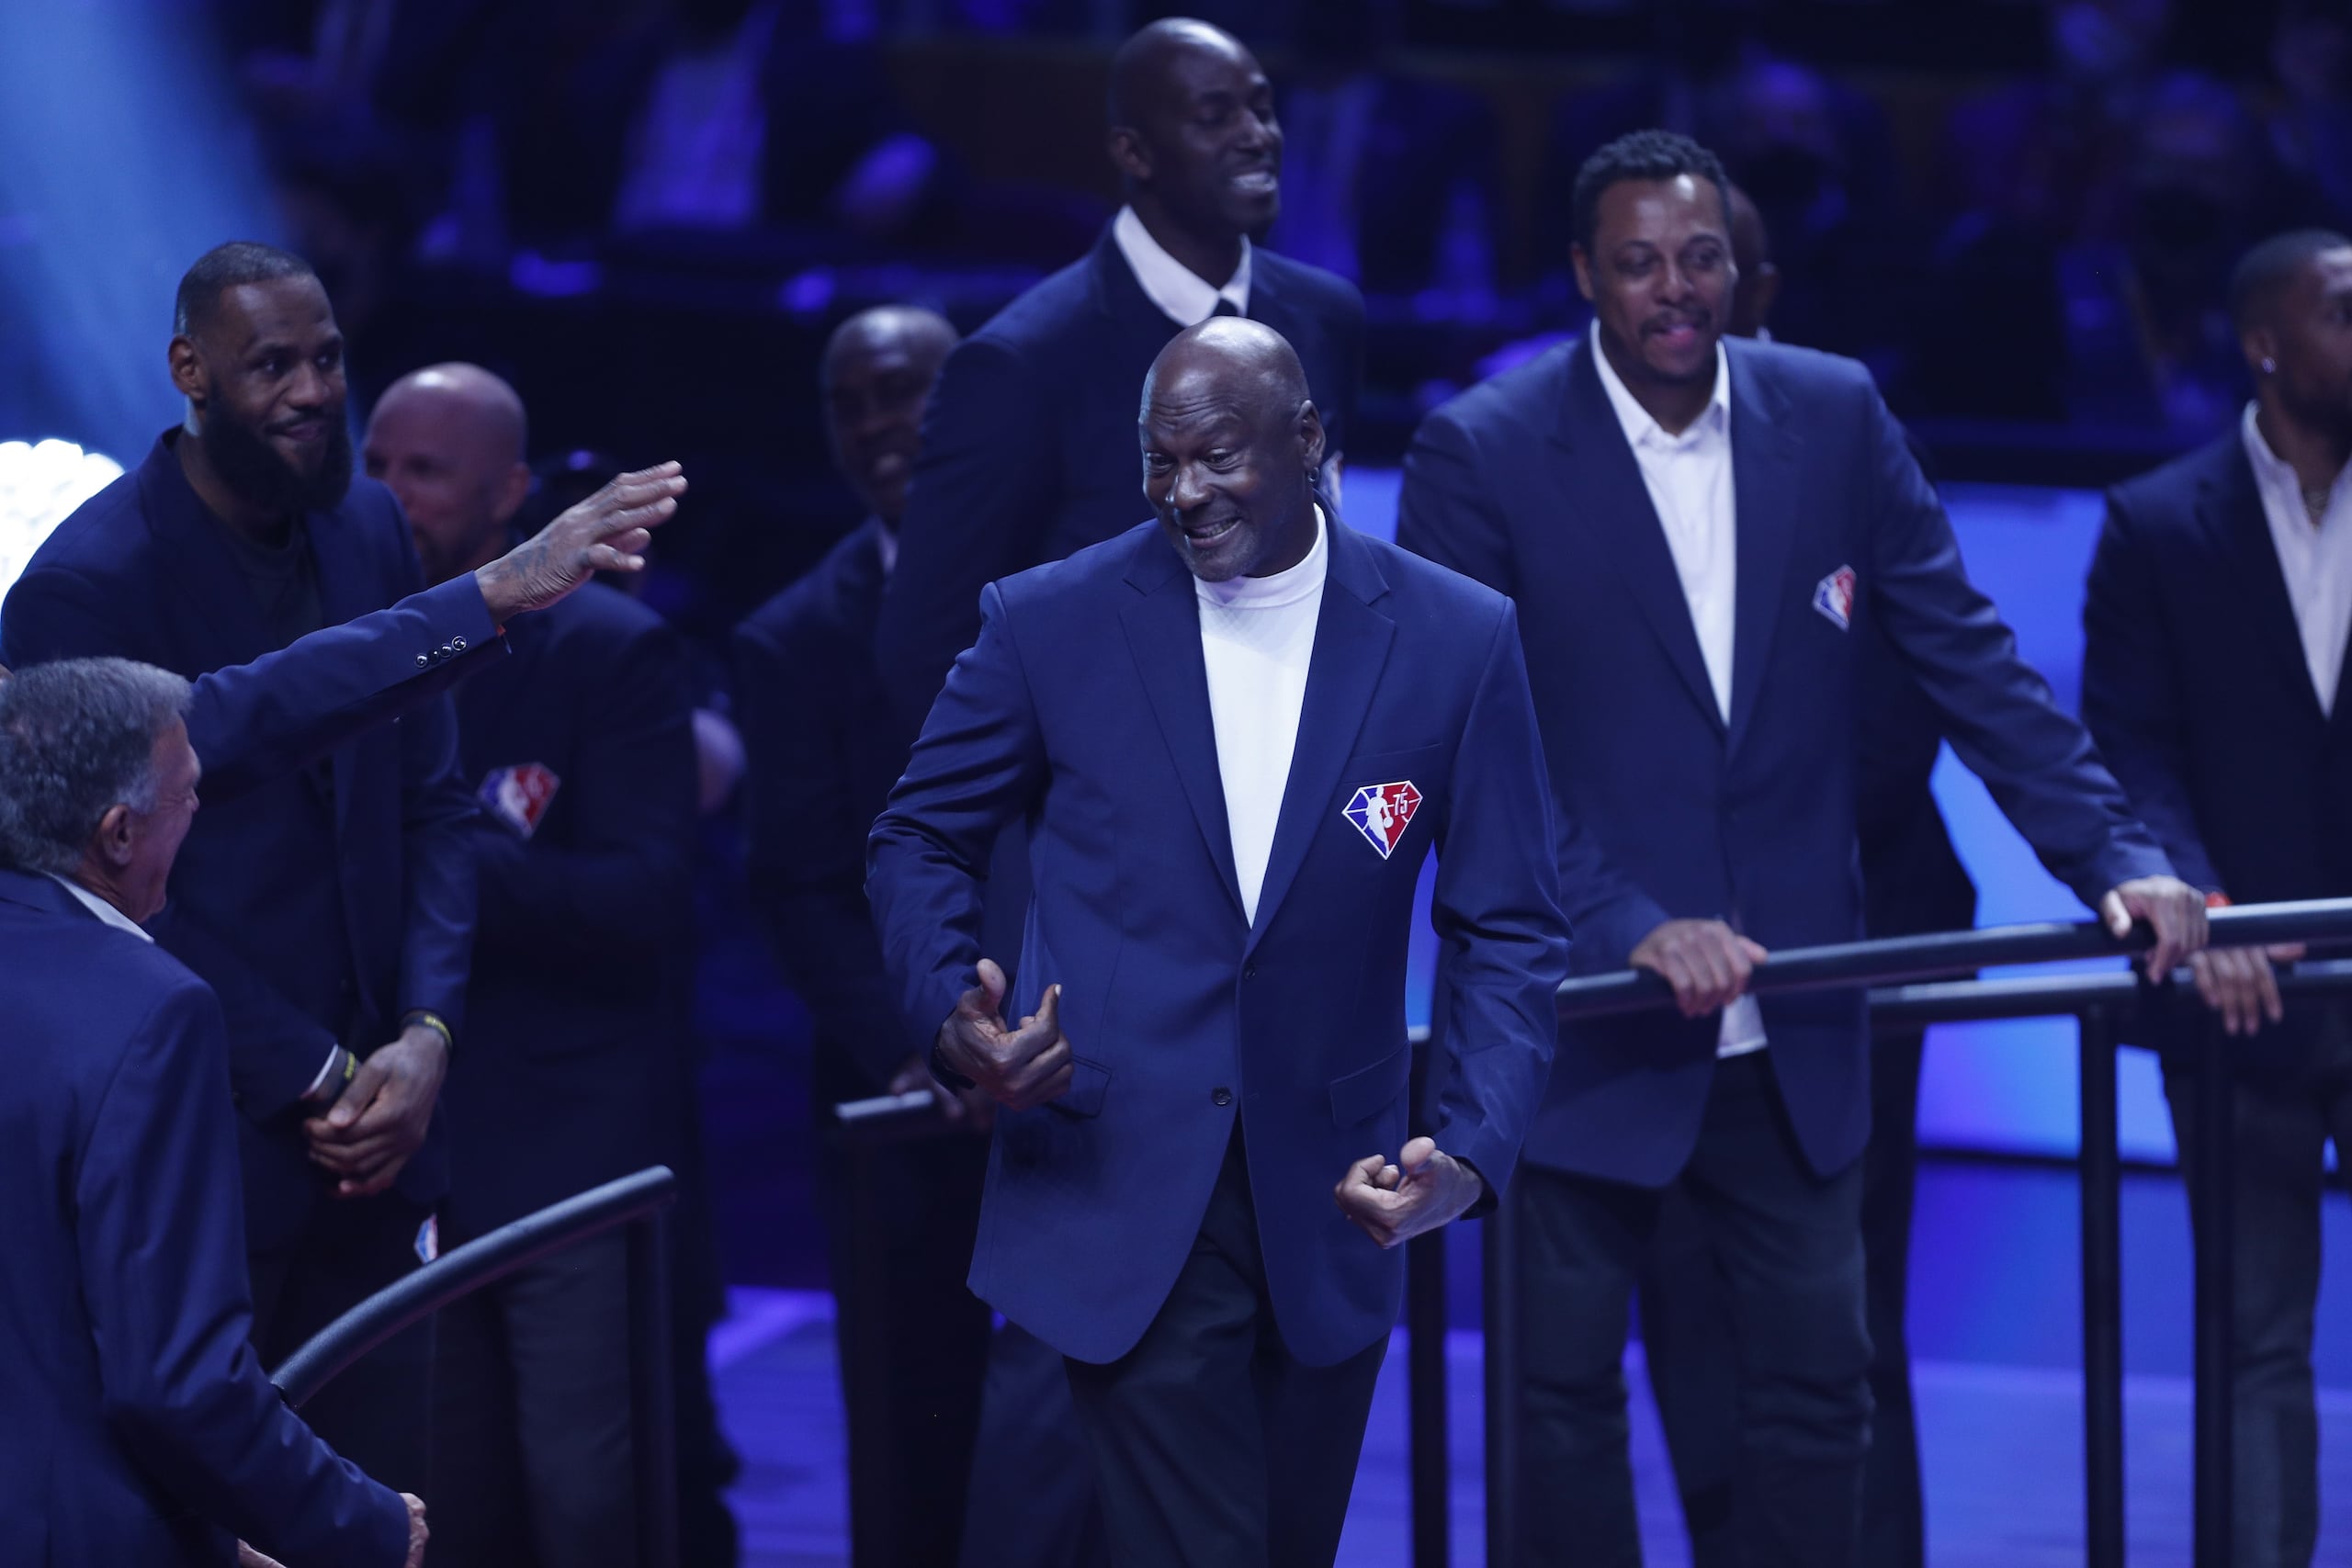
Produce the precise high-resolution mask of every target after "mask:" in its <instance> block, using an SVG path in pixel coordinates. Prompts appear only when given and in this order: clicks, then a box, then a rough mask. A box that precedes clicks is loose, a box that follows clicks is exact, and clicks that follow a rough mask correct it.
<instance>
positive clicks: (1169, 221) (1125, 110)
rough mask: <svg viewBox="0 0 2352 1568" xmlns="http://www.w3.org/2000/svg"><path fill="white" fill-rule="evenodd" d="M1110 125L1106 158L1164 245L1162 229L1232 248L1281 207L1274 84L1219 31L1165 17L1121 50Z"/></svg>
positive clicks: (1280, 141) (1280, 143)
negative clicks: (1229, 245)
mask: <svg viewBox="0 0 2352 1568" xmlns="http://www.w3.org/2000/svg"><path fill="white" fill-rule="evenodd" d="M1110 122H1111V124H1110V130H1111V161H1112V163H1113V164H1114V165H1115V166H1116V167H1117V168H1118V171H1119V175H1120V178H1121V179H1122V181H1123V182H1124V183H1125V186H1126V188H1127V197H1128V200H1129V201H1130V202H1131V203H1132V204H1134V206H1135V207H1136V211H1137V213H1138V214H1139V215H1140V216H1141V217H1142V218H1143V219H1144V220H1145V222H1146V224H1147V225H1148V226H1149V227H1150V228H1151V230H1152V232H1153V233H1154V234H1156V235H1160V236H1161V243H1163V244H1165V243H1168V235H1167V233H1166V231H1169V230H1174V231H1181V233H1182V234H1184V235H1189V236H1191V237H1193V238H1194V239H1196V240H1198V241H1201V242H1203V243H1208V242H1222V243H1231V242H1233V241H1236V240H1238V238H1239V237H1240V236H1242V235H1245V234H1249V233H1252V232H1255V231H1258V230H1260V229H1262V228H1263V227H1265V226H1266V225H1267V224H1270V223H1272V221H1273V220H1274V218H1275V216H1276V214H1277V213H1279V212H1280V211H1281V209H1282V183H1281V175H1282V153H1283V133H1282V127H1281V125H1280V123H1279V122H1278V121H1277V120H1276V118H1275V117H1274V90H1273V85H1272V83H1270V82H1269V81H1268V80H1267V78H1266V73H1265V71H1264V69H1263V68H1262V67H1261V66H1260V65H1259V63H1258V60H1257V57H1256V56H1255V55H1253V54H1251V53H1250V51H1249V50H1248V48H1246V47H1245V46H1244V45H1243V44H1242V42H1241V40H1240V39H1237V38H1235V37H1234V36H1233V35H1232V34H1231V33H1228V32H1227V31H1226V30H1225V29H1224V28H1217V27H1212V26H1211V25H1210V24H1208V23H1206V22H1203V21H1195V20H1193V18H1191V17H1168V18H1166V19H1164V20H1162V21H1157V22H1154V23H1152V24H1151V25H1150V26H1149V27H1147V28H1144V29H1143V30H1142V31H1140V32H1138V33H1136V35H1135V36H1134V37H1132V38H1130V39H1127V41H1126V42H1125V43H1124V44H1122V45H1120V46H1119V51H1118V53H1117V54H1116V55H1114V56H1113V57H1112V61H1111V94H1110ZM1172 248H1174V247H1171V249H1172ZM1180 259H1182V256H1181V253H1180ZM1211 281H1220V280H1218V279H1212V280H1211Z"/></svg>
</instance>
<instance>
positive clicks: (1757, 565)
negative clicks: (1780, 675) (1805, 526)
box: [1725, 345, 1797, 751]
mask: <svg viewBox="0 0 2352 1568" xmlns="http://www.w3.org/2000/svg"><path fill="white" fill-rule="evenodd" d="M1725 352H1726V353H1728V354H1729V355H1730V358H1731V380H1732V399H1731V472H1732V495H1733V498H1734V499H1733V504H1732V519H1733V521H1732V533H1733V537H1734V538H1735V540H1736V549H1735V559H1736V562H1737V571H1736V579H1737V581H1736V583H1735V585H1734V590H1735V592H1734V597H1733V606H1734V607H1733V619H1732V643H1731V646H1732V658H1731V734H1730V739H1729V741H1728V744H1727V749H1728V750H1733V751H1736V750H1738V749H1739V738H1740V736H1741V735H1742V734H1744V733H1746V731H1747V721H1748V718H1749V716H1751V715H1753V714H1754V713H1755V711H1756V699H1757V694H1758V693H1759V692H1761V691H1762V690H1763V688H1764V681H1765V667H1766V663H1767V660H1768V658H1769V656H1770V653H1771V651H1772V633H1773V630H1774V629H1775V628H1776V627H1777V626H1779V625H1780V618H1781V604H1783V602H1784V601H1786V599H1787V598H1788V575H1789V552H1790V546H1791V544H1792V539H1793V536H1794V534H1795V532H1796V522H1797V518H1796V504H1797V498H1796V458H1797V438H1796V436H1795V434H1794V433H1793V432H1792V430H1791V429H1790V428H1789V422H1788V420H1787V418H1786V414H1787V412H1788V411H1787V409H1786V407H1785V406H1784V405H1783V404H1782V402H1781V400H1780V398H1779V397H1778V396H1777V395H1776V389H1772V388H1769V387H1767V386H1765V385H1763V384H1762V383H1761V382H1760V380H1759V378H1758V377H1757V376H1756V375H1755V373H1754V366H1753V365H1752V363H1751V362H1750V361H1749V360H1748V358H1747V355H1744V354H1742V353H1740V352H1739V349H1738V348H1737V347H1736V346H1728V345H1727V347H1726V351H1725Z"/></svg>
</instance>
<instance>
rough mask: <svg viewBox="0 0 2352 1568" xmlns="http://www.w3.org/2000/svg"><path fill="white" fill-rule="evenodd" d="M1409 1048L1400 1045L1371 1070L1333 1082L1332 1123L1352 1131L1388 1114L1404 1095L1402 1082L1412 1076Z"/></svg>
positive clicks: (1362, 1068) (1365, 1069) (1370, 1067)
mask: <svg viewBox="0 0 2352 1568" xmlns="http://www.w3.org/2000/svg"><path fill="white" fill-rule="evenodd" d="M1412 1071H1413V1051H1412V1047H1411V1046H1409V1045H1399V1046H1397V1049H1396V1050H1394V1051H1391V1052H1390V1053H1389V1054H1388V1055H1385V1056H1383V1057H1382V1058H1380V1060H1378V1061H1377V1062H1374V1064H1373V1065H1372V1066H1368V1067H1361V1068H1358V1069H1357V1070H1356V1071H1354V1072H1352V1073H1348V1074H1345V1075H1343V1076H1341V1077H1336V1078H1333V1079H1332V1080H1331V1121H1332V1122H1333V1123H1334V1124H1335V1125H1338V1126H1341V1127H1352V1126H1354V1125H1355V1124H1356V1123H1357V1122H1365V1121H1369V1120H1371V1119H1372V1118H1373V1117H1374V1116H1376V1115H1378V1114H1379V1113H1380V1112H1381V1111H1385V1110H1387V1109H1388V1108H1389V1107H1390V1106H1391V1105H1394V1104H1395V1103H1396V1102H1397V1096H1398V1095H1400V1094H1403V1093H1404V1092H1405V1081H1406V1079H1407V1078H1408V1077H1411V1076H1412Z"/></svg>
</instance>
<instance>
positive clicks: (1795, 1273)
mask: <svg viewBox="0 0 2352 1568" xmlns="http://www.w3.org/2000/svg"><path fill="white" fill-rule="evenodd" d="M1770 1055H1771V1054H1770V1051H1769V1050H1768V1051H1763V1052H1758V1053H1755V1054H1753V1055H1747V1056H1739V1057H1735V1058H1733V1059H1731V1060H1729V1061H1726V1062H1724V1063H1723V1064H1721V1065H1720V1066H1718V1067H1717V1068H1716V1069H1715V1075H1714V1084H1713V1089H1711V1091H1710V1093H1709V1096H1708V1100H1707V1108H1706V1113H1705V1119H1704V1121H1703V1122H1702V1126H1701V1129H1700V1134H1699V1142H1698V1147H1697V1149H1696V1150H1695V1151H1694V1152H1693V1154H1692V1155H1691V1162H1690V1164H1689V1165H1688V1166H1686V1167H1685V1168H1683V1170H1682V1173H1681V1174H1680V1175H1679V1176H1678V1177H1677V1178H1676V1179H1675V1181H1674V1182H1673V1183H1672V1184H1670V1185H1669V1186H1668V1188H1665V1189H1661V1190H1652V1189H1646V1188H1638V1187H1631V1186H1626V1185H1623V1184H1622V1183H1618V1182H1611V1181H1603V1180H1599V1179H1593V1178H1589V1177H1582V1176H1574V1175H1568V1174H1566V1173H1563V1172H1559V1171H1551V1170H1543V1169H1537V1168H1523V1169H1522V1170H1521V1175H1520V1182H1521V1198H1520V1201H1521V1216H1522V1217H1521V1236H1522V1240H1521V1256H1520V1258H1519V1265H1520V1275H1521V1282H1522V1291H1523V1295H1522V1298H1521V1312H1522V1313H1523V1314H1524V1321H1525V1323H1526V1325H1527V1332H1526V1345H1525V1347H1524V1348H1523V1349H1522V1351H1521V1355H1522V1357H1523V1358H1524V1370H1525V1377H1524V1382H1522V1384H1521V1395H1520V1397H1521V1402H1522V1403H1521V1430H1522V1432H1523V1433H1524V1441H1525V1452H1526V1455H1527V1467H1528V1469H1527V1473H1526V1475H1525V1476H1524V1477H1523V1479H1522V1481H1521V1487H1520V1492H1521V1497H1522V1498H1523V1499H1524V1502H1523V1505H1522V1512H1521V1517H1520V1518H1519V1519H1518V1520H1517V1521H1516V1528H1515V1530H1514V1534H1515V1537H1516V1539H1517V1542H1518V1549H1519V1551H1520V1553H1521V1562H1528V1563H1573V1564H1576V1565H1577V1568H1617V1565H1631V1564H1638V1563H1639V1562H1641V1533H1640V1529H1639V1527H1638V1525H1637V1522H1636V1519H1635V1515H1634V1480H1633V1469H1632V1465H1631V1462H1630V1460H1629V1458H1628V1454H1627V1437H1626V1421H1625V1381H1624V1371H1623V1362H1624V1354H1625V1337H1626V1325H1627V1317H1628V1308H1629V1304H1630V1303H1629V1297H1631V1295H1632V1294H1633V1292H1634V1281H1635V1277H1636V1275H1637V1274H1638V1272H1639V1270H1640V1269H1641V1266H1642V1263H1643V1261H1644V1259H1645V1258H1647V1257H1648V1255H1649V1253H1650V1249H1651V1244H1652V1242H1653V1240H1654V1238H1655V1237H1656V1235H1657V1229H1658V1224H1659V1218H1660V1213H1661V1211H1662V1210H1663V1209H1664V1208H1665V1206H1666V1203H1667V1201H1668V1197H1669V1195H1671V1194H1677V1193H1679V1195H1680V1196H1681V1197H1682V1198H1684V1199H1685V1200H1687V1201H1688V1202H1689V1204H1690V1207H1691V1212H1692V1213H1693V1215H1694V1216H1695V1219H1696V1222H1697V1224H1698V1225H1699V1226H1700V1227H1701V1229H1702V1232H1703V1233H1704V1235H1705V1242H1706V1246H1707V1248H1708V1250H1709V1251H1710V1252H1711V1253H1712V1254H1713V1257H1714V1258H1717V1259H1719V1260H1720V1263H1721V1267H1722V1269H1723V1276H1724V1291H1725V1295H1726V1298H1727V1300H1728V1302H1729V1304H1730V1309H1731V1323H1732V1328H1733V1345H1734V1348H1735V1354H1736V1368H1737V1371H1736V1380H1735V1385H1734V1386H1735V1387H1736V1390H1737V1411H1738V1450H1737V1454H1736V1460H1735V1462H1734V1465H1733V1482H1732V1492H1731V1506H1730V1517H1731V1526H1730V1528H1731V1531H1732V1536H1733V1539H1734V1540H1736V1542H1737V1544H1738V1547H1739V1550H1740V1552H1741V1556H1740V1557H1739V1558H1738V1559H1737V1561H1739V1562H1742V1563H1744V1564H1748V1565H1753V1568H1782V1565H1787V1568H1849V1565H1850V1564H1852V1563H1853V1562H1855V1552H1856V1541H1857V1536H1858V1533H1859V1521H1860V1511H1861V1478H1862V1460H1863V1455H1864V1453H1865V1452H1866V1451H1867V1450H1868V1448H1869V1444H1870V1416H1871V1395H1870V1387H1869V1383H1868V1381H1867V1373H1868V1370H1869V1366H1870V1336H1869V1334H1868V1332H1867V1331H1866V1330H1865V1328H1864V1326H1863V1304H1862V1303H1863V1284H1862V1280H1863V1267H1862V1245H1861V1231H1860V1210H1861V1192H1862V1162H1861V1161H1860V1160H1857V1161H1856V1162H1854V1163H1853V1164H1852V1165H1850V1166H1849V1167H1848V1168H1846V1169H1844V1170H1842V1171H1839V1172H1838V1173H1837V1174H1836V1175H1834V1176H1830V1177H1826V1178H1824V1177H1819V1176H1815V1174H1814V1173H1813V1171H1812V1169H1811V1168H1809V1167H1808V1166H1807V1165H1806V1164H1805V1160H1804V1154H1803V1152H1802V1151H1801V1150H1800V1149H1799V1148H1798V1146H1797V1143H1796V1137H1795V1134H1794V1133H1793V1132H1792V1129H1791V1128H1790V1126H1789V1123H1788V1118H1787V1116H1786V1114H1785V1112H1783V1111H1782V1110H1781V1102H1780V1095H1779V1092H1778V1090H1777V1089H1776V1088H1775V1087H1774V1085H1773V1082H1772V1068H1771V1061H1770Z"/></svg>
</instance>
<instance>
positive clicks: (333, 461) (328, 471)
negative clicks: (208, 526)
mask: <svg viewBox="0 0 2352 1568" xmlns="http://www.w3.org/2000/svg"><path fill="white" fill-rule="evenodd" d="M201 428H202V432H203V434H202V437H201V439H202V440H203V443H204V455H205V457H207V458H208V459H209V461H210V463H211V465H212V471H213V472H214V473H215V474H218V475H219V476H220V482H221V483H222V484H223V485H225V486H227V487H228V489H229V491H230V493H231V494H232V495H234V496H236V498H237V499H238V500H240V501H242V502H245V504H247V505H248V506H251V507H254V509H255V510H257V511H262V512H266V513H270V514H271V515H272V516H278V517H285V516H291V515H294V514H296V513H304V512H331V511H333V510H334V508H336V507H338V506H341V505H342V504H343V498H344V497H345V496H346V495H348V494H350V493H351V431H350V429H349V427H348V426H346V425H345V423H344V422H343V421H342V419H341V418H339V417H338V418H331V419H329V420H328V421H327V431H326V439H325V442H324V444H323V445H324V450H323V451H322V454H321V456H320V458H319V468H318V471H317V472H316V473H311V474H305V473H303V472H302V471H301V470H300V469H299V468H295V467H294V466H293V465H292V464H290V463H288V461H287V460H286V459H285V458H284V457H280V456H279V455H278V453H277V448H275V447H273V446H270V444H269V443H268V441H267V440H266V439H265V438H264V437H263V436H262V435H261V434H260V433H259V432H258V431H255V430H254V429H253V428H252V427H251V426H249V425H245V424H243V423H239V422H238V421H237V420H236V419H235V418H234V417H233V416H232V415H229V414H227V413H224V412H221V411H220V410H218V409H215V410H213V411H211V412H210V413H209V416H208V417H207V418H206V419H205V421H204V423H203V425H202V427H201Z"/></svg>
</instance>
